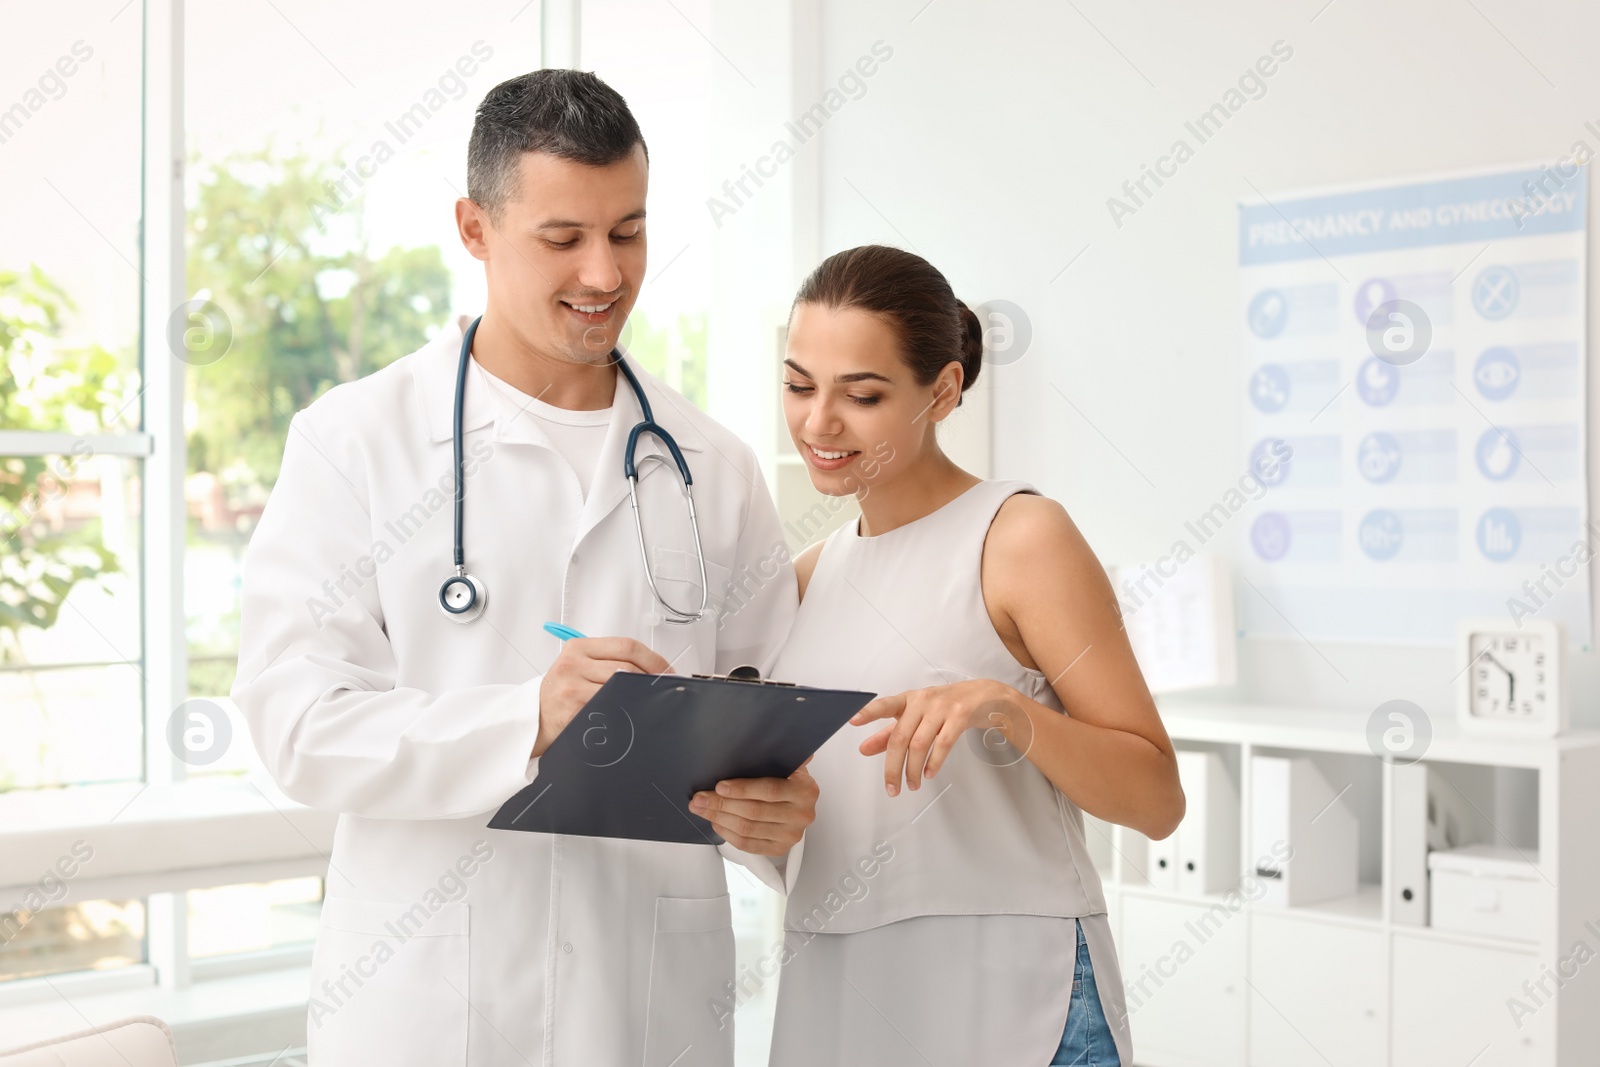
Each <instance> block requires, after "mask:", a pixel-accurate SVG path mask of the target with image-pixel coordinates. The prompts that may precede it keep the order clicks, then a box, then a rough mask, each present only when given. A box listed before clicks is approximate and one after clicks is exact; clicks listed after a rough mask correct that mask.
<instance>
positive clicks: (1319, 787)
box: [1250, 756, 1359, 907]
mask: <svg viewBox="0 0 1600 1067" xmlns="http://www.w3.org/2000/svg"><path fill="white" fill-rule="evenodd" d="M1250 784H1251V804H1250V806H1251V812H1250V857H1251V863H1252V865H1253V866H1252V870H1253V873H1254V874H1255V876H1256V877H1257V878H1259V879H1261V880H1262V882H1263V883H1264V884H1265V886H1266V892H1265V893H1263V894H1262V897H1261V902H1262V903H1264V904H1278V905H1286V906H1291V907H1297V906H1299V905H1302V904H1314V903H1316V902H1317V901H1319V900H1332V899H1336V898H1338V897H1348V896H1354V895H1355V892H1356V884H1357V877H1358V871H1357V864H1358V860H1359V857H1358V855H1357V852H1356V835H1357V829H1358V828H1357V824H1356V817H1355V813H1354V812H1352V811H1350V809H1349V808H1347V807H1346V806H1345V804H1344V800H1343V799H1342V798H1341V797H1340V795H1339V791H1338V790H1336V789H1334V787H1333V786H1332V785H1330V784H1329V783H1328V780H1327V778H1325V777H1323V774H1322V772H1321V771H1320V770H1318V769H1317V765H1316V763H1314V762H1313V761H1312V760H1310V759H1307V758H1305V757H1303V756H1294V757H1290V756H1252V757H1251V760H1250ZM1285 846H1287V849H1288V851H1287V852H1285ZM1285 854H1286V855H1287V857H1288V858H1287V859H1286V860H1280V859H1279V858H1278V857H1279V856H1281V855H1285Z"/></svg>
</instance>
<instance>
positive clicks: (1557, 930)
mask: <svg viewBox="0 0 1600 1067" xmlns="http://www.w3.org/2000/svg"><path fill="white" fill-rule="evenodd" d="M1157 703H1158V706H1159V707H1160V708H1161V713H1162V720H1163V722H1164V723H1165V725H1166V728H1167V733H1168V735H1169V736H1170V737H1171V738H1172V739H1173V741H1174V742H1175V744H1176V745H1177V747H1178V748H1180V749H1188V750H1189V751H1206V752H1212V753H1216V754H1218V756H1219V757H1220V759H1221V766H1222V767H1223V768H1224V769H1225V772H1226V773H1227V774H1228V775H1229V776H1230V777H1231V778H1232V779H1233V780H1234V782H1235V783H1236V784H1237V785H1238V786H1239V787H1240V793H1239V798H1240V811H1239V821H1240V831H1241V832H1240V836H1241V838H1246V835H1247V834H1248V831H1249V828H1250V826H1251V819H1252V813H1253V812H1252V807H1253V805H1255V804H1257V803H1265V802H1266V800H1267V798H1266V797H1265V796H1264V795H1258V794H1259V792H1260V791H1258V790H1256V789H1253V788H1251V786H1252V782H1251V777H1250V776H1249V775H1248V774H1246V773H1244V768H1247V767H1249V766H1251V758H1252V756H1253V755H1254V754H1258V753H1259V754H1264V755H1277V756H1285V757H1291V758H1298V757H1301V756H1307V757H1310V758H1311V759H1313V760H1315V761H1317V762H1318V763H1319V765H1321V766H1322V767H1323V769H1324V772H1325V773H1326V774H1327V776H1328V777H1329V781H1330V782H1332V783H1333V784H1334V785H1335V787H1336V791H1337V792H1338V793H1339V794H1340V796H1341V797H1342V798H1343V799H1342V801H1341V802H1342V803H1343V804H1345V805H1347V806H1348V807H1349V808H1350V810H1351V811H1352V812H1353V813H1354V814H1355V817H1356V819H1357V824H1358V838H1359V842H1360V848H1359V855H1358V863H1359V868H1360V869H1359V872H1358V875H1359V877H1358V881H1357V882H1356V890H1355V892H1354V893H1352V894H1350V895H1347V896H1342V897H1336V898H1334V899H1329V900H1323V901H1318V902H1316V903H1312V904H1305V905H1299V906H1282V905H1269V904H1268V903H1266V896H1267V893H1266V892H1265V891H1264V886H1265V883H1264V882H1263V880H1262V878H1261V877H1258V876H1257V873H1256V867H1257V866H1258V864H1257V862H1256V861H1257V859H1258V857H1257V856H1256V855H1254V854H1253V853H1254V852H1255V851H1257V850H1255V849H1246V850H1244V854H1243V855H1241V856H1240V857H1239V879H1238V885H1237V886H1236V888H1234V889H1233V890H1231V891H1228V892H1225V893H1223V894H1221V895H1220V896H1206V897H1195V896H1193V895H1190V894H1186V893H1184V892H1182V889H1183V887H1182V886H1181V885H1176V886H1173V887H1172V888H1169V889H1164V888H1161V887H1159V886H1158V885H1157V884H1156V883H1157V882H1158V881H1159V879H1158V878H1157V877H1155V876H1152V875H1151V874H1149V873H1147V872H1148V871H1149V869H1150V861H1151V858H1152V857H1153V856H1157V855H1160V854H1161V853H1162V852H1163V850H1164V849H1163V847H1162V845H1161V844H1160V843H1157V844H1155V845H1154V846H1152V844H1151V843H1150V842H1147V841H1146V840H1145V838H1144V837H1143V836H1141V835H1140V834H1138V833H1136V832H1135V831H1133V830H1130V829H1127V828H1125V827H1104V826H1103V825H1102V826H1097V828H1096V829H1097V831H1104V832H1105V833H1106V834H1108V835H1109V837H1110V840H1109V841H1107V842H1106V843H1105V844H1106V847H1103V848H1101V849H1100V850H1099V851H1098V852H1097V854H1096V857H1095V858H1096V863H1097V866H1099V867H1100V868H1101V874H1102V877H1103V880H1104V885H1105V892H1106V901H1107V905H1108V910H1110V911H1111V913H1112V914H1113V916H1114V917H1115V919H1116V923H1115V925H1114V927H1113V929H1114V930H1115V932H1116V939H1117V949H1118V955H1119V960H1120V963H1121V965H1122V972H1123V975H1122V976H1123V979H1124V988H1125V997H1126V1001H1127V1005H1128V1009H1129V1013H1130V1014H1129V1025H1130V1028H1131V1030H1132V1034H1133V1048H1134V1058H1135V1065H1136V1067H1222V1065H1226V1067H1300V1065H1302V1064H1303V1065H1305V1067H1435V1065H1437V1067H1595V1065H1596V1064H1600V977H1597V974H1600V964H1597V963H1595V962H1593V959H1594V946H1595V945H1596V944H1597V943H1600V919H1597V916H1600V911H1597V908H1600V905H1597V903H1596V902H1597V901H1600V832H1597V831H1596V829H1595V828H1596V827H1597V826H1600V731H1594V730H1585V731H1573V732H1571V733H1567V734H1564V735H1562V736H1561V737H1557V738H1537V739H1529V740H1512V739H1484V738H1478V737H1472V736H1465V735H1462V734H1461V733H1460V731H1459V729H1458V728H1457V727H1456V726H1455V724H1454V723H1453V722H1451V721H1435V722H1434V723H1433V737H1432V741H1431V744H1430V747H1429V748H1428V750H1427V752H1426V754H1425V755H1424V756H1423V763H1424V764H1425V765H1426V767H1425V770H1426V776H1427V779H1434V778H1436V779H1437V781H1435V782H1433V786H1432V787H1427V781H1426V780H1425V779H1423V778H1421V777H1419V776H1418V775H1417V774H1409V775H1408V774H1404V773H1401V772H1402V771H1403V770H1405V769H1404V768H1401V767H1397V766H1385V765H1384V764H1382V763H1381V762H1380V758H1379V756H1377V755H1375V754H1374V753H1373V751H1372V749H1371V748H1370V747H1369V745H1368V741H1367V737H1366V720H1367V716H1366V715H1364V714H1359V713H1351V712H1312V711H1307V710H1305V709H1294V708H1279V707H1262V706H1252V705H1235V704H1226V703H1209V702H1192V703H1187V704H1186V703H1183V702H1182V701H1175V700H1173V699H1171V698H1158V700H1157ZM1419 785H1421V786H1424V788H1421V789H1419V788H1417V787H1418V786H1419ZM1436 802H1437V804H1436ZM1204 808H1205V805H1204V804H1197V805H1194V806H1192V808H1191V813H1193V812H1195V811H1201V810H1204ZM1436 809H1437V810H1436ZM1318 817H1319V818H1325V817H1326V816H1324V815H1319V816H1318ZM1181 832H1182V831H1181V830H1180V833H1181ZM1436 832H1437V834H1438V836H1439V837H1440V839H1441V841H1442V842H1444V843H1442V844H1436V845H1435V847H1437V848H1452V849H1460V848H1461V847H1462V846H1463V845H1480V844H1481V845H1494V846H1497V847H1506V848H1514V849H1515V850H1516V854H1517V855H1518V856H1519V857H1525V858H1526V862H1527V863H1529V864H1531V865H1532V867H1533V873H1534V874H1535V876H1536V877H1535V878H1533V879H1530V880H1527V881H1528V884H1529V885H1530V886H1531V887H1532V888H1533V892H1532V893H1531V894H1527V895H1526V896H1525V898H1523V899H1521V900H1520V901H1519V902H1518V903H1517V904H1516V907H1517V908H1518V909H1519V913H1520V914H1522V915H1523V916H1524V917H1525V923H1524V925H1522V926H1520V927H1518V928H1516V933H1518V934H1519V935H1520V936H1522V937H1524V938H1532V940H1516V939H1514V938H1513V937H1512V936H1510V933H1509V932H1508V929H1507V928H1506V927H1503V926H1497V927H1494V928H1493V929H1494V931H1495V932H1496V936H1488V934H1487V933H1484V932H1479V933H1461V932H1453V931H1448V930H1445V929H1440V928H1436V927H1430V926H1427V925H1422V924H1425V923H1426V922H1428V919H1429V914H1428V908H1427V904H1428V903H1429V902H1428V901H1427V900H1425V899H1424V900H1418V894H1419V891H1422V892H1426V890H1427V888H1428V883H1427V879H1426V878H1425V877H1424V876H1425V874H1426V869H1427V868H1426V862H1425V861H1426V856H1427V853H1426V848H1427V845H1428V841H1429V839H1430V838H1431V837H1433V836H1435V834H1436ZM1174 836H1175V837H1176V836H1177V835H1174ZM1170 844H1171V839H1169V840H1168V842H1167V843H1166V845H1167V846H1168V847H1169V848H1170ZM1308 847H1309V846H1308ZM1408 890H1409V893H1410V895H1409V896H1407V891H1408ZM1444 903H1445V904H1446V905H1448V903H1449V901H1448V900H1446V901H1445V902H1444ZM1444 912H1445V915H1446V918H1448V912H1449V908H1448V907H1446V908H1445V909H1444ZM1481 929H1483V930H1487V929H1489V928H1487V927H1485V928H1481ZM1579 944H1582V945H1583V946H1585V947H1584V949H1583V952H1584V953H1585V954H1584V955H1582V957H1581V958H1579V957H1577V956H1575V955H1574V953H1576V952H1577V951H1578V950H1577V949H1576V948H1575V946H1577V945H1579ZM1591 970H1593V971H1594V972H1595V973H1591ZM1558 979H1559V982H1558ZM1524 983H1528V985H1527V987H1525V986H1524ZM1518 1004H1520V1005H1521V1006H1522V1008H1521V1013H1522V1014H1521V1018H1520V1019H1519V1018H1516V1017H1514V1016H1513V1011H1512V1009H1513V1007H1516V1006H1517V1005H1518ZM1519 1021H1520V1022H1521V1025H1520V1026H1519V1025H1518V1022H1519ZM1130 1067H1132V1065H1130Z"/></svg>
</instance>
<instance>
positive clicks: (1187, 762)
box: [1172, 750, 1239, 896]
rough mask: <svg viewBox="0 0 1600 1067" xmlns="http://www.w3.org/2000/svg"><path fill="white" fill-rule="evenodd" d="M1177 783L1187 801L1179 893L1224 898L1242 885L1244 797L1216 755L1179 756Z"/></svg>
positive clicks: (1178, 835) (1177, 835)
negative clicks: (1241, 806) (1223, 894)
mask: <svg viewBox="0 0 1600 1067" xmlns="http://www.w3.org/2000/svg"><path fill="white" fill-rule="evenodd" d="M1178 779H1179V780H1180V781H1181V782H1182V783H1183V793H1184V796H1185V797H1186V798H1187V800H1188V808H1187V810H1186V811H1185V812H1184V816H1183V822H1182V823H1181V824H1180V825H1179V826H1178V831H1177V833H1175V834H1173V835H1172V836H1173V837H1175V838H1177V840H1178V849H1177V851H1178V890H1179V891H1180V892H1183V893H1189V894H1192V895H1194V896H1204V895H1206V894H1209V893H1221V892H1224V891H1226V890H1229V889H1232V888H1233V887H1234V886H1236V885H1237V884H1238V882H1239V791H1238V789H1237V788H1236V787H1235V786H1234V784H1233V779H1232V778H1230V777H1228V768H1227V766H1226V765H1225V764H1224V763H1223V762H1222V757H1221V756H1219V755H1218V754H1217V753H1215V752H1198V751H1182V750H1180V751H1179V752H1178Z"/></svg>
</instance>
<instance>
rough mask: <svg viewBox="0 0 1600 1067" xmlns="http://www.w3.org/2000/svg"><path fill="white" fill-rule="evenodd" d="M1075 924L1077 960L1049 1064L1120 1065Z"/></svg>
mask: <svg viewBox="0 0 1600 1067" xmlns="http://www.w3.org/2000/svg"><path fill="white" fill-rule="evenodd" d="M1076 925H1077V927H1078V960H1077V963H1076V964H1075V965H1074V966H1073V969H1072V1002H1071V1006H1070V1007H1069V1008H1068V1009H1067V1029H1066V1032H1065V1033H1063V1034H1062V1035H1061V1047H1060V1048H1059V1049H1057V1050H1056V1057H1055V1059H1053V1060H1051V1061H1050V1064H1051V1067H1057V1065H1058V1064H1067V1065H1070V1067H1120V1065H1121V1063H1122V1061H1121V1060H1120V1059H1119V1058H1118V1057H1117V1044H1116V1041H1115V1040H1114V1039H1113V1038H1112V1036H1111V1024H1110V1023H1108V1022H1106V1013H1105V1011H1104V1010H1103V1009H1102V1008H1101V1007H1100V991H1099V989H1097V988H1096V987H1095V984H1094V965H1093V964H1092V963H1090V962H1089V944H1088V942H1086V941H1085V940H1084V939H1083V924H1082V923H1081V922H1080V923H1077V924H1076Z"/></svg>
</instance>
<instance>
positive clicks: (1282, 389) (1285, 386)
mask: <svg viewBox="0 0 1600 1067" xmlns="http://www.w3.org/2000/svg"><path fill="white" fill-rule="evenodd" d="M1288 402H1289V375H1288V374H1287V373H1285V372H1284V369H1283V368H1282V367H1280V366H1278V364H1276V363H1263V364H1262V365H1261V366H1259V367H1257V368H1256V372H1255V373H1254V374H1252V375H1251V376H1250V403H1252V404H1254V405H1255V406H1256V410H1257V411H1260V412H1262V413H1263V414H1266V415H1271V414H1272V413H1273V412H1275V411H1282V410H1283V406H1284V405H1285V404H1287V403H1288Z"/></svg>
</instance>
